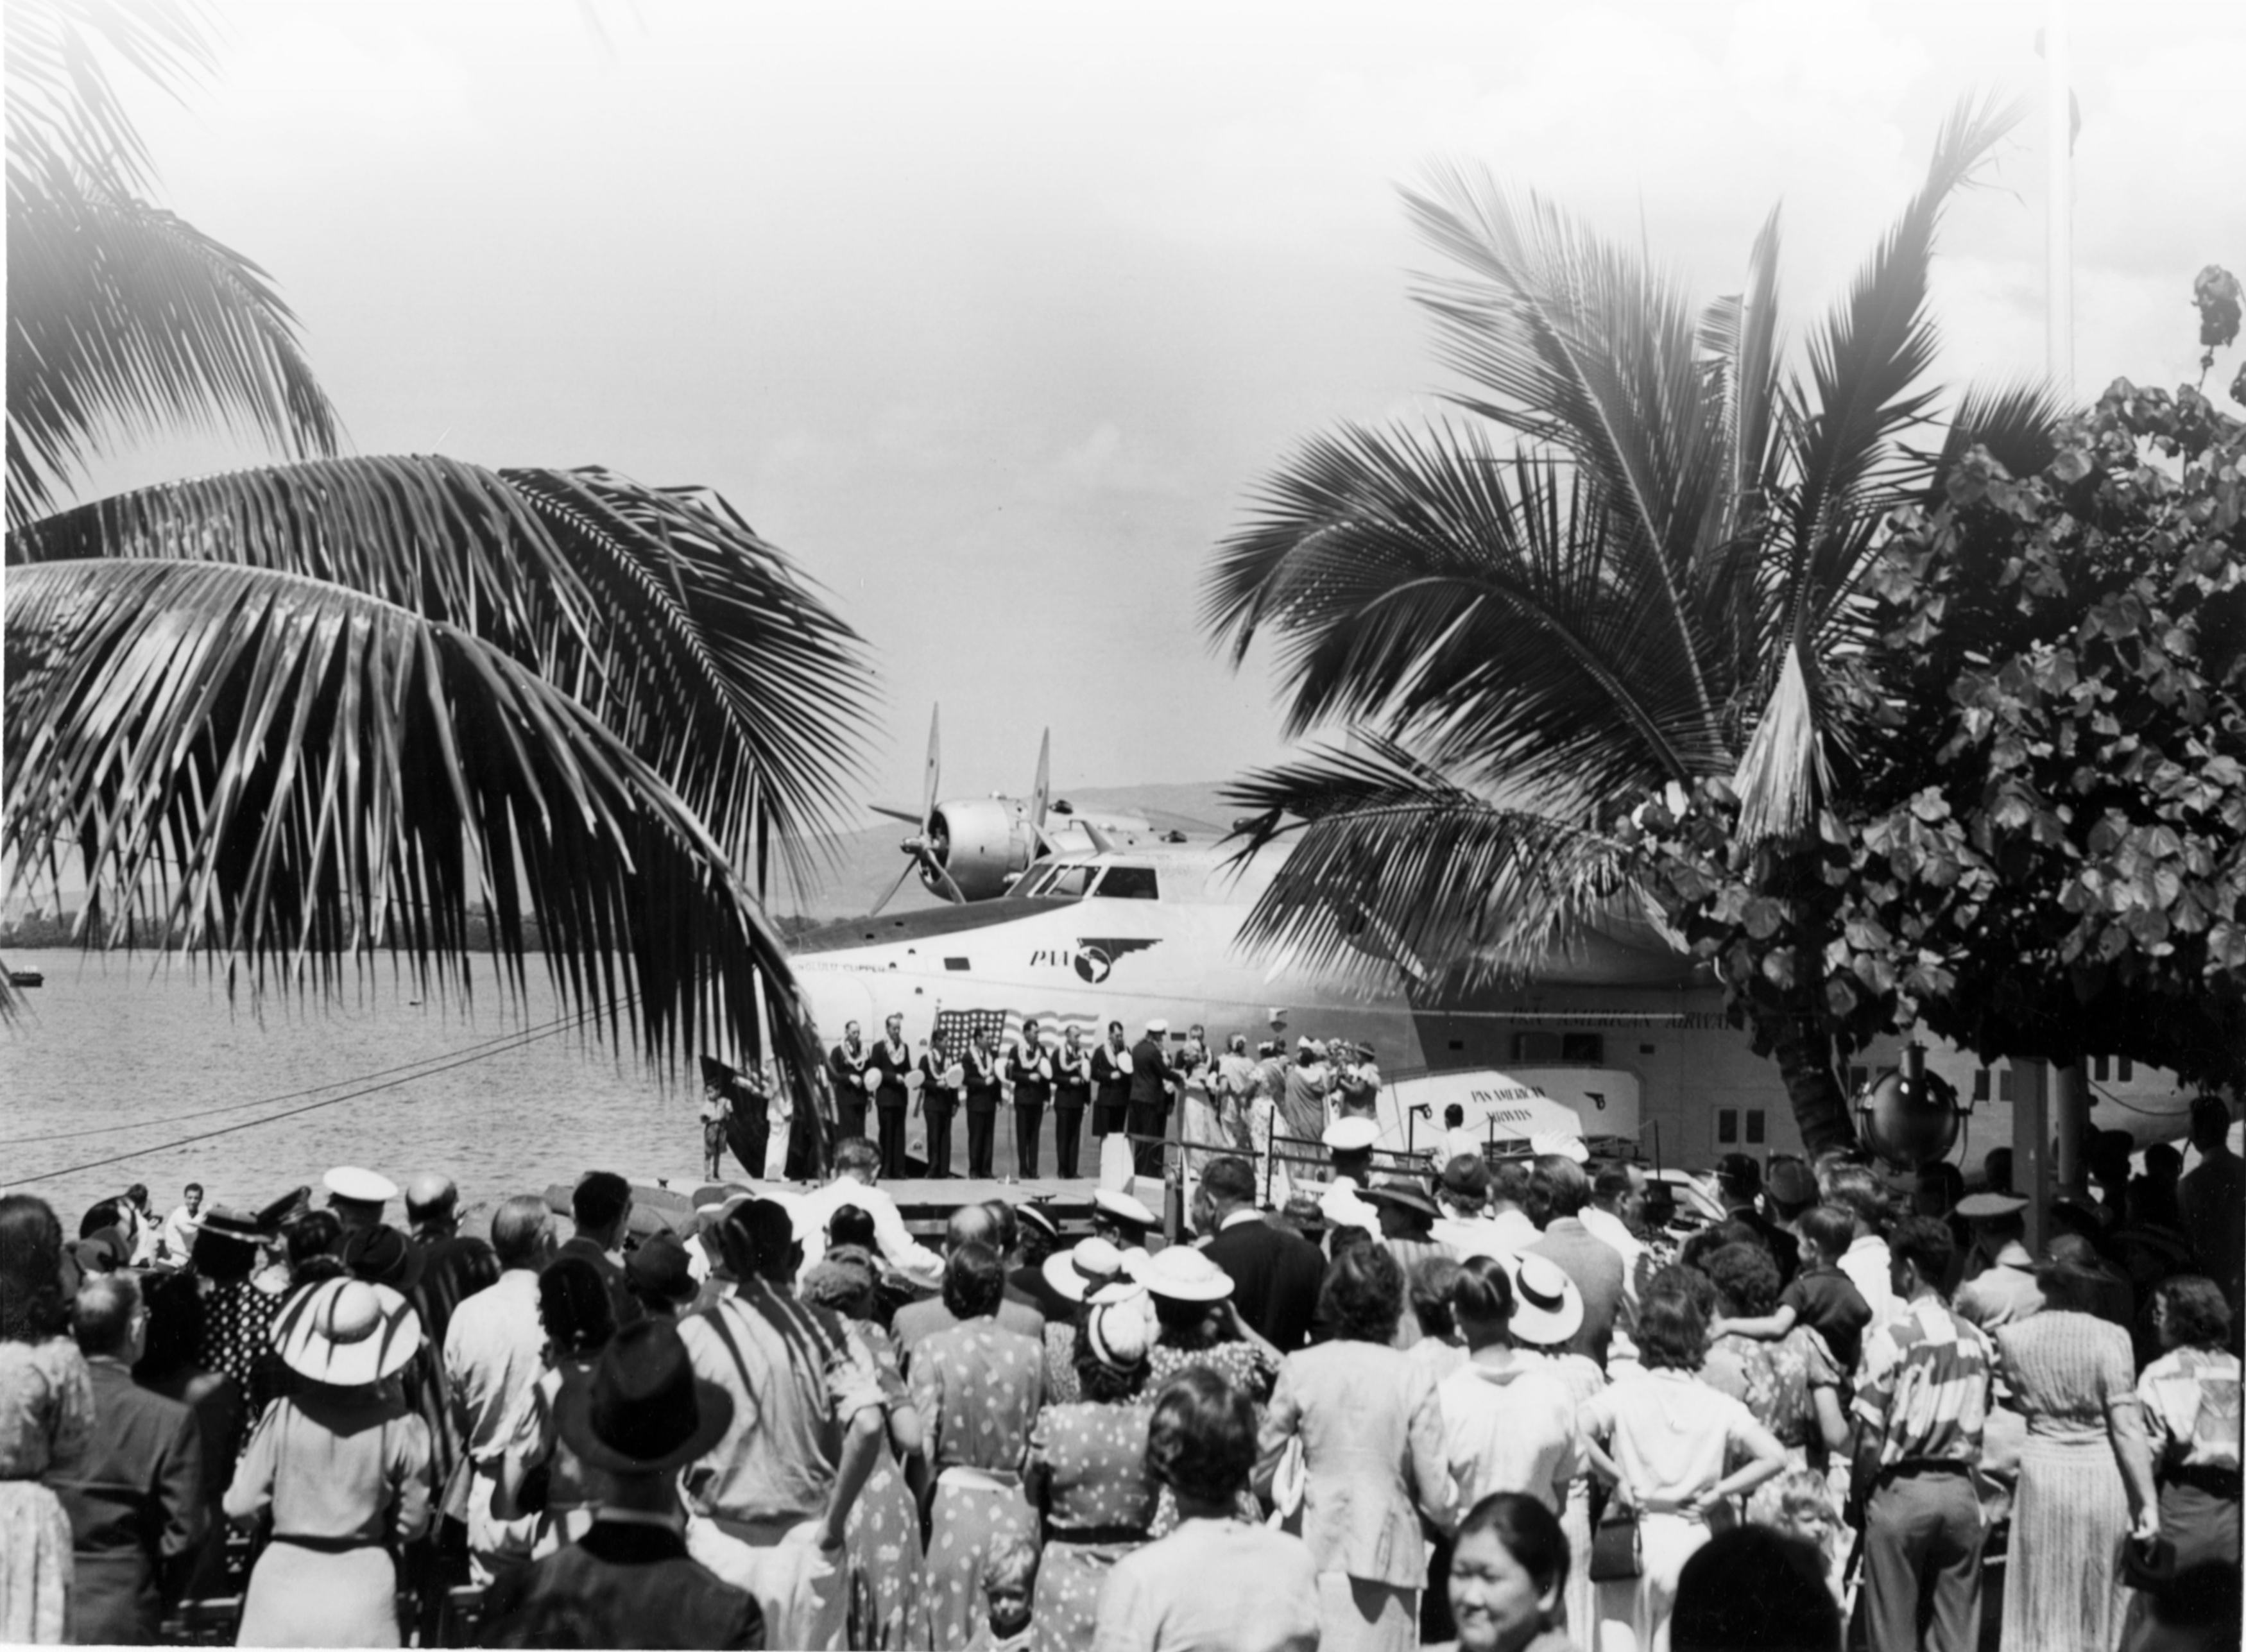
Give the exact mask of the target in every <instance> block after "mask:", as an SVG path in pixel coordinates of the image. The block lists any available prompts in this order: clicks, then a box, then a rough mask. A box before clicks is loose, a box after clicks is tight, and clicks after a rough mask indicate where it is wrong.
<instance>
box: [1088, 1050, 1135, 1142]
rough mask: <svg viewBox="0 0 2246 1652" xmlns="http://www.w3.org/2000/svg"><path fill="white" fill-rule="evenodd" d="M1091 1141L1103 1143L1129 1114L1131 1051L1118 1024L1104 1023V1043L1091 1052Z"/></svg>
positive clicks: (1121, 1127) (1118, 1128) (1121, 1124)
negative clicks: (1125, 1045) (1105, 1024)
mask: <svg viewBox="0 0 2246 1652" xmlns="http://www.w3.org/2000/svg"><path fill="white" fill-rule="evenodd" d="M1130 1111H1131V1052H1130V1050H1127V1049H1126V1048H1125V1047H1124V1044H1123V1023H1121V1022H1120V1021H1111V1022H1109V1023H1107V1042H1106V1044H1102V1045H1100V1046H1099V1049H1097V1050H1093V1051H1092V1139H1093V1140H1094V1141H1105V1140H1106V1139H1107V1138H1108V1137H1110V1136H1112V1135H1113V1134H1114V1133H1115V1132H1117V1131H1119V1130H1121V1129H1123V1128H1124V1127H1125V1122H1126V1118H1128V1116H1129V1113H1130ZM1092 1156H1093V1157H1094V1158H1095V1159H1096V1158H1097V1157H1099V1153H1098V1151H1097V1150H1096V1149H1095V1150H1094V1152H1093V1155H1092ZM1095 1168H1096V1166H1095Z"/></svg>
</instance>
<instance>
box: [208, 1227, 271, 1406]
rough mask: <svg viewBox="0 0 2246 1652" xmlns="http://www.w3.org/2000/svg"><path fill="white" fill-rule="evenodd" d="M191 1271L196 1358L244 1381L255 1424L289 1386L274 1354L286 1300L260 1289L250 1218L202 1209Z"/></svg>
mask: <svg viewBox="0 0 2246 1652" xmlns="http://www.w3.org/2000/svg"><path fill="white" fill-rule="evenodd" d="M193 1245H194V1248H193V1250H192V1251H191V1252H190V1255H191V1257H192V1259H193V1260H192V1261H190V1262H189V1264H188V1268H187V1271H188V1272H190V1273H191V1274H193V1275H194V1277H195V1278H196V1279H197V1280H198V1281H201V1285H200V1288H201V1292H202V1299H203V1339H202V1345H201V1348H199V1349H197V1350H196V1353H195V1358H196V1359H197V1361H198V1362H199V1363H201V1365H202V1366H203V1368H204V1369H205V1370H214V1371H223V1372H225V1373H226V1375H228V1377H232V1378H234V1380H235V1382H236V1383H240V1384H241V1385H242V1404H244V1405H245V1406H246V1407H247V1408H248V1413H249V1416H250V1418H251V1420H252V1422H253V1423H254V1422H255V1419H256V1418H257V1417H258V1416H259V1415H260V1414H261V1413H262V1412H263V1411H264V1410H265V1407H266V1404H268V1402H269V1401H270V1400H271V1399H272V1398H273V1397H274V1396H276V1394H279V1393H280V1392H281V1391H282V1390H284V1389H286V1388H288V1387H289V1385H290V1383H289V1374H288V1372H287V1370H285V1369H283V1368H282V1365H281V1363H280V1362H279V1361H278V1360H276V1358H275V1357H274V1353H273V1338H272V1331H273V1320H274V1316H275V1315H276V1313H277V1312H278V1311H279V1309H280V1307H281V1301H282V1299H281V1298H279V1297H277V1296H275V1295H271V1294H270V1293H269V1292H267V1291H262V1290H260V1289H259V1288H257V1285H256V1282H255V1281H254V1280H252V1279H251V1278H250V1275H251V1274H252V1273H253V1272H254V1271H255V1269H256V1267H257V1246H258V1240H257V1234H256V1230H255V1223H254V1222H253V1221H252V1220H251V1219H250V1218H249V1217H248V1216H245V1215H243V1214H241V1213H240V1212H238V1211H233V1210H228V1209H227V1208H226V1207H224V1206H221V1205H206V1206H205V1207H203V1214H202V1225H201V1227H199V1228H197V1229H196V1231H195V1236H194V1241H193Z"/></svg>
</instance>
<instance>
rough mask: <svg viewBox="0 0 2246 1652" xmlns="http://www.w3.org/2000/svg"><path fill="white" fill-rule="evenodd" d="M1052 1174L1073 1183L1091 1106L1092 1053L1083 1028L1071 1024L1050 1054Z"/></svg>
mask: <svg viewBox="0 0 2246 1652" xmlns="http://www.w3.org/2000/svg"><path fill="white" fill-rule="evenodd" d="M1052 1064H1053V1085H1052V1117H1053V1174H1054V1175H1056V1176H1060V1177H1063V1178H1065V1179H1067V1180H1075V1178H1076V1174H1077V1165H1078V1162H1079V1158H1080V1156H1081V1152H1082V1146H1083V1142H1084V1113H1085V1109H1086V1108H1087V1107H1089V1106H1091V1105H1092V1052H1091V1051H1090V1050H1086V1048H1085V1047H1084V1029H1083V1028H1081V1027H1079V1026H1078V1025H1076V1024H1075V1023H1073V1022H1072V1023H1070V1024H1069V1026H1068V1028H1067V1029H1066V1030H1065V1031H1064V1032H1063V1033H1062V1034H1061V1041H1060V1048H1059V1049H1058V1050H1055V1051H1053V1058H1052Z"/></svg>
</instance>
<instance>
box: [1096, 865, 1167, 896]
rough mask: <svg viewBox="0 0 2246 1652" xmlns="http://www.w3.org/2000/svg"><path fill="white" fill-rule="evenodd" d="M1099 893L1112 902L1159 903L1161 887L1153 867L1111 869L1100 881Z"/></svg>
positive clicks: (1109, 868) (1108, 869)
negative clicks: (1157, 882)
mask: <svg viewBox="0 0 2246 1652" xmlns="http://www.w3.org/2000/svg"><path fill="white" fill-rule="evenodd" d="M1099 893H1100V894H1102V895H1104V896H1105V897H1106V898H1107V899H1108V900H1110V901H1159V900H1160V899H1161V898H1162V892H1161V889H1160V887H1159V886H1158V885H1157V884H1156V882H1155V880H1154V867H1108V868H1107V874H1106V876H1105V877H1103V878H1101V879H1100V880H1099Z"/></svg>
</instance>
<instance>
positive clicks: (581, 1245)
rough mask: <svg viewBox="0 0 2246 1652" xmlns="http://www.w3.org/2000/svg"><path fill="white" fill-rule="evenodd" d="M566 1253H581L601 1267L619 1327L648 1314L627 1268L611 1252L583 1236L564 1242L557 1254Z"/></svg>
mask: <svg viewBox="0 0 2246 1652" xmlns="http://www.w3.org/2000/svg"><path fill="white" fill-rule="evenodd" d="M564 1256H579V1257H582V1258H583V1259H584V1260H585V1261H589V1262H590V1263H592V1264H593V1266H594V1267H596V1268H599V1269H600V1270H601V1278H602V1280H603V1281H606V1283H607V1285H608V1288H609V1307H611V1308H613V1309H616V1329H618V1330H622V1329H623V1328H624V1327H625V1326H627V1325H629V1324H630V1323H631V1322H633V1321H634V1320H637V1319H643V1318H645V1317H646V1315H647V1310H646V1309H643V1308H642V1307H641V1306H640V1305H639V1298H638V1297H636V1296H635V1295H632V1294H631V1283H630V1281H629V1280H628V1279H626V1278H625V1276H624V1270H623V1268H619V1267H617V1266H616V1264H615V1263H614V1262H612V1261H609V1253H608V1252H606V1251H604V1250H602V1248H601V1247H599V1246H598V1245H596V1244H595V1243H594V1242H593V1241H591V1240H589V1239H586V1238H584V1237H582V1235H579V1236H573V1237H572V1238H570V1239H568V1240H566V1241H563V1242H562V1244H561V1247H560V1248H559V1249H557V1250H556V1251H555V1253H554V1260H555V1261H557V1262H558V1261H561V1259H562V1258H563V1257H564Z"/></svg>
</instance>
